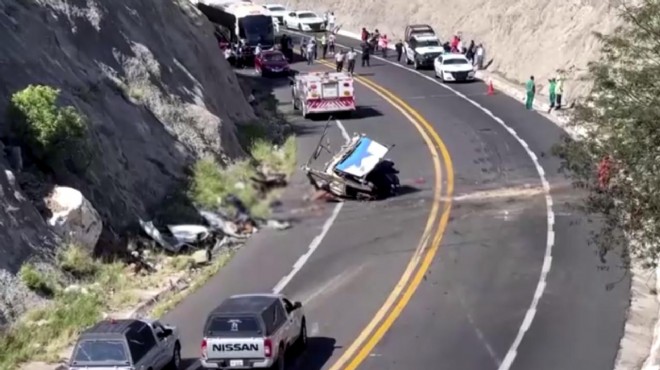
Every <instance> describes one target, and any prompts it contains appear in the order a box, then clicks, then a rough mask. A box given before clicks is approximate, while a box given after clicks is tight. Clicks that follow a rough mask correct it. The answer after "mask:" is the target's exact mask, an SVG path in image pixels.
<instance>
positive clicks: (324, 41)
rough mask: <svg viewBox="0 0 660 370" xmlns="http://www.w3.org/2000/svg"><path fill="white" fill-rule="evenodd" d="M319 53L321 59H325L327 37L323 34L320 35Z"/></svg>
mask: <svg viewBox="0 0 660 370" xmlns="http://www.w3.org/2000/svg"><path fill="white" fill-rule="evenodd" d="M321 53H322V54H321V55H322V56H323V59H325V57H326V55H328V38H327V37H326V35H325V34H323V36H321Z"/></svg>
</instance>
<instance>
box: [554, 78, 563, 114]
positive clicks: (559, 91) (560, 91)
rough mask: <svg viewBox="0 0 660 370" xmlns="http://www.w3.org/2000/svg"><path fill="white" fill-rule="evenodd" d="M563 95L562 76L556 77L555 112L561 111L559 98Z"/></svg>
mask: <svg viewBox="0 0 660 370" xmlns="http://www.w3.org/2000/svg"><path fill="white" fill-rule="evenodd" d="M563 95H564V76H562V75H559V76H557V108H556V109H557V110H560V109H561V98H562V96H563Z"/></svg>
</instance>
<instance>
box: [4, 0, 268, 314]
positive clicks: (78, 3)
mask: <svg viewBox="0 0 660 370" xmlns="http://www.w3.org/2000/svg"><path fill="white" fill-rule="evenodd" d="M28 84H45V85H50V86H53V87H55V88H59V89H60V90H61V101H62V103H63V104H67V105H73V106H74V107H76V108H77V109H78V110H79V111H80V112H82V113H84V114H85V115H86V116H87V117H88V119H89V128H90V130H89V131H90V136H91V144H92V147H93V148H95V155H94V157H93V158H92V159H91V165H90V167H89V168H88V169H87V171H86V172H85V173H83V174H80V173H67V172H63V173H56V174H48V175H47V176H48V177H49V178H50V179H49V182H50V183H53V184H58V185H62V186H67V187H72V188H75V189H78V190H80V192H81V193H82V195H84V197H85V198H86V199H88V200H89V201H90V202H91V204H93V206H94V208H96V209H97V210H98V212H99V214H100V216H101V218H102V220H103V223H104V227H105V228H106V230H105V231H111V234H112V233H120V232H121V231H123V230H125V228H126V227H128V226H129V225H133V224H135V223H136V222H137V218H138V217H139V216H141V217H143V218H149V217H150V216H151V214H152V213H153V212H154V211H156V210H157V209H158V208H159V207H160V206H161V204H160V203H161V201H162V200H163V199H164V197H166V196H167V195H170V194H171V193H172V192H173V191H176V190H181V189H182V181H184V180H185V179H186V171H187V168H188V166H189V165H190V164H191V163H193V161H194V160H195V159H196V158H197V157H199V156H201V155H207V154H211V155H215V156H216V157H218V158H219V159H221V160H226V159H228V158H233V157H238V156H242V155H244V154H245V153H244V151H243V149H242V148H241V147H240V145H239V142H238V140H237V137H236V124H239V123H241V122H247V121H250V120H253V119H255V116H254V113H253V111H252V108H251V107H250V105H249V104H248V103H247V101H246V99H245V96H244V94H243V92H242V91H241V88H240V87H239V84H238V81H237V78H236V76H235V74H234V72H233V71H232V70H231V68H230V67H229V65H228V64H227V63H226V61H225V60H224V58H223V56H222V54H221V53H220V51H219V49H218V46H217V42H216V40H215V38H214V37H213V30H212V26H211V24H210V23H209V22H208V21H207V20H206V18H205V17H203V16H202V15H201V14H200V13H199V12H198V11H197V10H196V9H195V8H194V7H193V6H192V4H191V2H190V1H189V0H122V1H116V0H0V117H5V113H6V112H5V110H6V108H7V106H8V103H9V99H10V97H11V95H12V94H13V93H14V92H16V91H18V90H21V89H23V88H25V87H26V86H27V85H28ZM8 131H9V124H8V122H7V120H5V119H0V139H3V140H4V138H5V137H7V134H8ZM3 153H4V151H0V254H1V255H2V258H0V292H2V293H0V295H5V296H9V295H11V296H16V297H18V296H21V294H22V293H19V292H14V290H15V289H19V287H20V285H19V284H17V283H16V281H15V279H14V278H13V277H14V276H15V275H16V273H17V271H18V269H19V268H20V266H21V264H22V263H23V262H24V261H25V260H26V259H28V258H30V257H34V256H39V257H43V256H47V255H49V254H52V252H53V249H54V246H55V245H56V244H57V242H56V241H55V239H56V237H55V235H54V234H53V232H52V231H51V230H50V228H49V227H48V225H47V224H46V222H45V221H44V219H43V217H42V216H40V214H39V213H38V212H37V210H36V209H35V207H34V206H33V205H32V204H30V202H29V201H27V200H25V199H24V197H22V196H21V195H20V194H21V193H20V189H19V188H18V187H16V185H15V184H12V181H10V179H9V178H8V177H7V176H5V170H6V169H8V168H10V167H9V163H8V161H7V157H6V153H5V154H3ZM19 175H20V174H19V173H17V174H16V176H15V177H16V178H19V179H20V178H21V177H20V176H19ZM14 182H15V181H14ZM23 190H24V194H27V193H28V189H27V188H25V187H24V188H23ZM47 190H48V189H47ZM30 194H31V193H30ZM43 195H45V194H43ZM104 234H105V233H104ZM10 288H11V289H10ZM10 290H11V291H10ZM6 300H10V299H9V298H7V299H5V298H3V297H0V302H2V301H6ZM13 311H14V310H13V308H7V307H6V306H3V304H2V303H0V313H1V314H0V324H1V323H2V322H3V321H6V319H7V318H8V317H10V316H13V315H14V313H13Z"/></svg>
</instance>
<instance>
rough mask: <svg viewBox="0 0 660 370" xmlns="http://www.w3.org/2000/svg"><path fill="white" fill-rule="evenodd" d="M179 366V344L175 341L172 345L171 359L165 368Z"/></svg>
mask: <svg viewBox="0 0 660 370" xmlns="http://www.w3.org/2000/svg"><path fill="white" fill-rule="evenodd" d="M180 367H181V346H179V343H177V344H176V345H175V346H174V353H173V354H172V360H171V361H170V363H169V364H168V365H167V369H169V370H179V368H180Z"/></svg>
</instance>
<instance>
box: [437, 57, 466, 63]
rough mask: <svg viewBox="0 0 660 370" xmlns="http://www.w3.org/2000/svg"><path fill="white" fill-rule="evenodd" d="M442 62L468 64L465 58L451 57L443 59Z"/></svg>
mask: <svg viewBox="0 0 660 370" xmlns="http://www.w3.org/2000/svg"><path fill="white" fill-rule="evenodd" d="M442 64H470V63H469V62H468V61H467V59H463V58H451V59H445V60H443V61H442Z"/></svg>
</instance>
